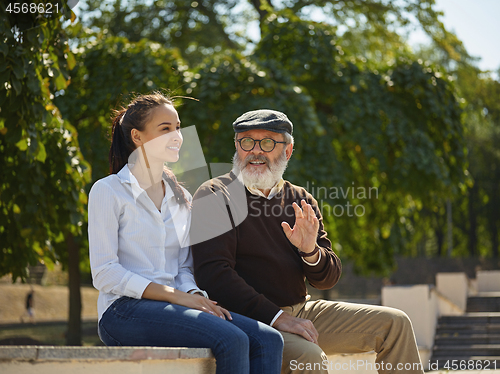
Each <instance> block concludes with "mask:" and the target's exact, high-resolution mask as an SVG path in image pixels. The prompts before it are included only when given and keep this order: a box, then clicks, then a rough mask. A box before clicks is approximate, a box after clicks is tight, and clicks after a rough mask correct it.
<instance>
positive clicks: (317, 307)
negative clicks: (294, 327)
mask: <svg viewBox="0 0 500 374" xmlns="http://www.w3.org/2000/svg"><path fill="white" fill-rule="evenodd" d="M282 309H283V311H284V312H285V313H288V314H290V315H292V316H294V317H299V318H304V319H308V320H310V321H312V322H313V324H314V327H316V330H318V333H319V338H318V342H319V346H318V345H316V344H314V343H311V342H309V341H307V340H306V339H304V338H303V337H301V336H299V335H296V334H291V333H287V332H281V334H282V335H283V338H284V340H285V348H284V352H283V366H282V367H281V373H282V374H289V373H294V374H297V373H315V374H316V373H317V374H320V373H321V374H325V373H328V370H327V367H329V365H328V363H327V360H328V358H327V356H326V355H331V354H336V353H361V352H370V351H375V352H376V354H377V358H376V361H375V362H376V364H379V365H378V366H377V367H378V368H380V369H379V371H378V372H379V373H412V374H413V373H419V374H421V373H423V367H422V365H420V366H419V365H418V364H419V363H420V356H419V354H418V350H417V344H416V341H415V335H414V334H413V327H412V325H411V322H410V320H409V319H408V316H407V315H406V314H405V313H404V312H402V311H400V310H398V309H393V308H388V307H381V306H374V305H363V304H352V303H343V302H334V301H326V300H316V301H308V302H304V303H301V304H297V305H293V306H290V307H285V308H282ZM323 362H325V364H326V365H325V364H324V363H323ZM307 363H309V365H306V364H307ZM314 364H316V365H314ZM398 364H399V365H398ZM405 364H406V368H409V367H410V365H409V364H411V367H412V369H411V370H405V368H404V367H405Z"/></svg>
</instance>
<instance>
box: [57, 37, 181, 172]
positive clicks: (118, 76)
mask: <svg viewBox="0 0 500 374" xmlns="http://www.w3.org/2000/svg"><path fill="white" fill-rule="evenodd" d="M79 50H80V53H79V54H78V55H77V61H78V63H77V65H76V67H75V69H74V70H73V72H72V78H71V85H70V86H69V87H68V88H67V89H66V90H65V91H64V93H63V94H61V95H60V96H58V97H57V98H55V100H54V102H55V103H56V105H57V106H58V107H59V108H60V110H61V112H62V114H63V116H64V117H65V118H67V119H68V120H69V121H70V122H71V123H72V124H73V125H74V126H75V127H76V128H77V130H78V134H79V140H80V146H81V148H82V152H83V155H84V156H85V159H86V160H87V161H88V162H90V164H91V165H92V181H95V180H97V179H99V178H103V177H105V176H106V175H108V173H109V163H108V150H109V146H110V135H111V117H112V114H113V109H118V108H119V107H120V105H126V104H127V103H128V101H130V99H131V96H132V95H134V94H143V93H148V92H150V91H152V90H155V89H163V88H168V89H170V90H171V91H172V94H173V95H175V94H176V93H177V91H178V90H179V89H180V88H181V86H182V84H183V82H182V78H183V72H185V71H186V70H187V66H186V65H185V63H184V62H183V60H182V59H181V58H180V57H179V52H178V51H177V50H171V49H165V48H163V47H162V46H161V45H160V44H158V43H155V42H151V41H148V40H146V39H142V40H140V41H138V42H130V41H129V40H127V39H125V38H124V37H113V36H111V37H106V36H105V35H104V34H100V35H97V36H96V37H95V39H91V40H90V41H88V42H86V43H85V44H82V45H80V46H79Z"/></svg>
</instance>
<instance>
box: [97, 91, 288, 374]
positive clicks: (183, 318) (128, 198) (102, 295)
mask: <svg viewBox="0 0 500 374" xmlns="http://www.w3.org/2000/svg"><path fill="white" fill-rule="evenodd" d="M182 141H183V138H182V135H181V132H180V120H179V116H178V114H177V111H176V110H175V108H174V106H173V103H172V101H171V100H170V99H168V98H166V97H165V96H163V95H162V94H160V93H154V94H151V95H144V96H139V97H137V98H135V99H134V100H133V101H132V102H131V103H130V104H129V105H128V107H127V108H126V109H123V110H121V111H120V112H118V113H117V115H116V117H115V118H114V120H113V135H112V144H111V149H110V153H109V161H110V172H111V175H109V176H108V177H106V178H103V179H101V180H99V181H97V182H96V183H95V184H94V185H93V187H92V190H91V191H90V196H89V244H90V264H91V269H92V278H93V283H94V286H95V287H96V288H97V289H98V290H99V299H98V313H99V327H98V331H99V336H100V338H101V340H102V341H103V342H104V343H105V344H106V345H109V346H119V345H134V346H162V347H206V348H211V350H212V352H213V354H214V356H215V359H216V364H217V373H218V374H222V373H227V374H238V373H259V374H262V373H279V372H280V369H281V357H282V350H283V339H282V337H281V335H280V333H279V332H278V331H277V330H275V329H273V328H272V327H270V326H267V325H265V324H262V323H260V322H257V321H254V320H252V319H249V318H246V317H244V316H241V315H238V314H235V313H229V312H228V311H227V310H226V309H224V308H222V307H220V306H218V305H217V303H216V302H215V301H212V300H210V299H208V297H205V296H207V295H206V293H205V292H204V291H202V290H199V289H198V287H197V286H196V283H195V281H194V277H193V273H192V257H191V253H190V248H189V247H186V246H183V243H184V242H185V239H186V236H187V235H188V231H189V219H190V202H191V196H190V195H189V193H188V192H187V190H185V189H184V188H183V187H181V186H180V185H179V183H178V182H177V181H176V178H175V176H174V175H173V173H172V172H171V171H170V170H169V169H167V168H166V167H165V166H164V164H165V162H175V161H177V160H178V158H179V149H180V147H181V145H182Z"/></svg>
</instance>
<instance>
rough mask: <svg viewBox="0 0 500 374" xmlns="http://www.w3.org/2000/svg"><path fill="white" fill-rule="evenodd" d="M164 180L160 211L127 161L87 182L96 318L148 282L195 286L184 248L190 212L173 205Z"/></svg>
mask: <svg viewBox="0 0 500 374" xmlns="http://www.w3.org/2000/svg"><path fill="white" fill-rule="evenodd" d="M163 181H164V185H165V196H164V198H163V200H162V203H161V212H160V211H158V209H157V208H156V206H155V204H154V203H153V201H152V200H151V199H150V198H149V196H148V195H147V193H146V191H144V190H143V189H142V188H141V187H140V186H139V183H138V181H137V179H136V178H135V177H134V175H133V174H132V173H131V172H130V169H129V167H128V166H127V165H125V166H124V167H123V168H122V169H121V170H120V171H119V172H118V174H112V175H110V176H108V177H106V178H103V179H100V180H98V181H97V182H96V183H95V184H94V185H93V186H92V189H91V191H90V194H89V208H88V212H89V229H88V231H89V251H90V267H91V270H92V279H93V284H94V287H95V288H97V289H98V290H99V298H98V301H97V311H98V314H99V319H101V317H102V315H103V313H104V312H105V311H106V309H107V308H108V307H109V306H110V305H111V304H112V303H113V302H114V301H115V300H116V299H118V298H120V297H121V296H129V297H132V298H136V299H140V298H141V297H142V294H143V292H144V290H145V289H146V287H147V286H148V285H149V284H150V283H151V282H155V283H159V284H163V285H167V286H171V287H174V288H176V289H178V290H180V291H184V292H187V291H189V290H191V289H198V287H197V286H196V283H195V281H194V276H193V259H192V256H191V249H190V247H188V246H183V243H184V242H185V241H186V240H187V236H188V233H189V224H190V211H189V209H188V208H187V207H186V206H185V205H179V204H178V203H177V201H176V200H175V197H174V192H173V191H172V189H171V188H170V186H169V184H168V183H167V182H166V180H165V176H164V178H163ZM184 194H185V195H186V198H188V199H189V200H190V199H191V195H190V194H189V192H188V191H186V190H184Z"/></svg>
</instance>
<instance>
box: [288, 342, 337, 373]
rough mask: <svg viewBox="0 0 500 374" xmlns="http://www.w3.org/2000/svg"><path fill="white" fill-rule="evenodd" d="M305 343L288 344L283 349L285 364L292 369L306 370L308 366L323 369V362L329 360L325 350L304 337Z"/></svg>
mask: <svg viewBox="0 0 500 374" xmlns="http://www.w3.org/2000/svg"><path fill="white" fill-rule="evenodd" d="M304 342H305V343H304V344H300V345H296V344H295V345H293V346H287V344H286V343H285V348H284V351H283V366H289V368H290V369H291V370H304V369H306V368H308V369H309V370H310V369H313V370H321V368H322V365H323V362H325V361H327V360H328V357H327V356H326V355H325V353H324V352H323V350H322V349H321V348H320V347H319V346H318V345H317V344H314V343H311V342H308V341H306V340H305V339H304Z"/></svg>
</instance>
